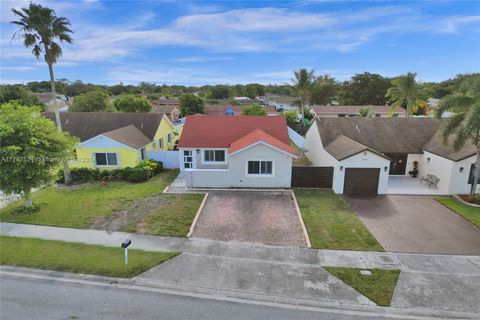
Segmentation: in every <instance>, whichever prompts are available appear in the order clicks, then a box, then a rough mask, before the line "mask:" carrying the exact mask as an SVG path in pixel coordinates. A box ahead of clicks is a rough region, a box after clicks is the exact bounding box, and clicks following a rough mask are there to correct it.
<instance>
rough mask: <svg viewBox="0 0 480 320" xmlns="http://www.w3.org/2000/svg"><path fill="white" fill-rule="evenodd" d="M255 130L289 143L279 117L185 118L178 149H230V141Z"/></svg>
mask: <svg viewBox="0 0 480 320" xmlns="http://www.w3.org/2000/svg"><path fill="white" fill-rule="evenodd" d="M257 129H260V130H262V131H263V132H264V133H266V134H267V135H269V136H271V137H272V138H274V139H276V140H278V141H279V142H281V143H283V144H286V145H289V144H290V140H289V138H288V129H287V122H286V121H285V117H282V116H241V117H232V116H201V117H198V116H188V117H187V118H186V120H185V124H184V126H183V131H182V135H181V137H180V142H179V143H178V146H179V147H180V148H230V147H231V145H232V144H233V143H234V142H236V141H237V140H239V139H241V138H243V137H245V136H247V135H248V134H250V133H252V132H253V131H255V130H257ZM293 154H295V153H293Z"/></svg>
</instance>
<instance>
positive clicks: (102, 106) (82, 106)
mask: <svg viewBox="0 0 480 320" xmlns="http://www.w3.org/2000/svg"><path fill="white" fill-rule="evenodd" d="M113 110H114V109H113V107H112V104H111V103H110V97H109V96H108V94H107V93H106V92H104V91H101V90H95V91H89V92H87V93H82V94H80V95H78V96H76V97H75V98H74V99H73V103H72V106H71V107H70V111H74V112H96V111H100V112H109V111H113Z"/></svg>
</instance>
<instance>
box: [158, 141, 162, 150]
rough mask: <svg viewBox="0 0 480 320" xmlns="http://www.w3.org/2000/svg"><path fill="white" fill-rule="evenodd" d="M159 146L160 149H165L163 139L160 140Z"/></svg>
mask: <svg viewBox="0 0 480 320" xmlns="http://www.w3.org/2000/svg"><path fill="white" fill-rule="evenodd" d="M158 146H159V148H160V149H163V138H160V140H158Z"/></svg>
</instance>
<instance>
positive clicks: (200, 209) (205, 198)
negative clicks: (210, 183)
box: [187, 192, 208, 238]
mask: <svg viewBox="0 0 480 320" xmlns="http://www.w3.org/2000/svg"><path fill="white" fill-rule="evenodd" d="M207 198H208V192H207V193H205V196H204V197H203V200H202V203H201V204H200V207H199V208H198V210H197V214H196V215H195V218H194V219H193V222H192V225H191V226H190V230H189V231H188V233H187V238H190V236H191V235H192V233H193V229H194V228H195V225H196V224H197V220H198V217H200V213H201V212H202V209H203V206H204V205H205V202H207Z"/></svg>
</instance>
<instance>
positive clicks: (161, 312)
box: [0, 276, 387, 320]
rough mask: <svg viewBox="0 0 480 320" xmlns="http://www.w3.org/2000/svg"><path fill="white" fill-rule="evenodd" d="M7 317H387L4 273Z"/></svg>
mask: <svg viewBox="0 0 480 320" xmlns="http://www.w3.org/2000/svg"><path fill="white" fill-rule="evenodd" d="M0 281H1V288H0V294H1V295H0V296H1V300H0V310H2V311H1V318H2V319H22V320H28V319H35V320H42V319H48V320H55V319H102V320H103V319H105V320H108V319H129V320H130V319H136V320H142V319H169V320H171V319H182V320H186V319H208V320H215V319H222V320H223V319H242V320H248V319H263V320H268V319H322V320H323V319H339V320H353V319H374V320H380V319H387V318H385V317H380V316H379V317H375V316H372V315H368V316H359V315H344V314H339V313H330V312H320V311H307V310H300V309H287V308H280V307H273V306H265V305H257V304H247V303H237V302H228V301H218V300H207V299H201V298H193V297H184V296H175V295H167V294H163V293H155V292H143V291H137V290H129V289H119V288H115V287H103V286H91V285H83V284H72V283H64V282H55V281H45V280H33V279H25V278H16V277H10V276H2V278H1V279H0Z"/></svg>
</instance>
